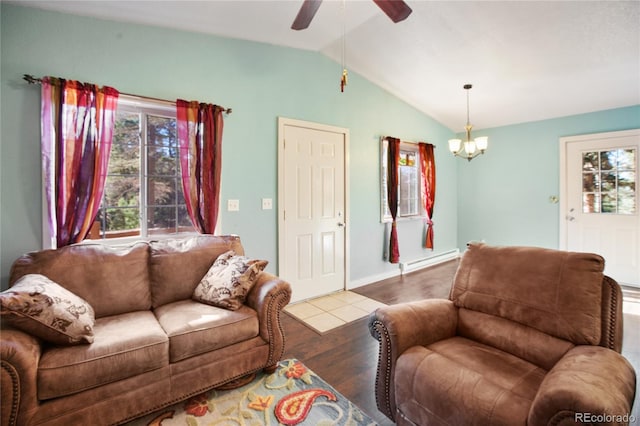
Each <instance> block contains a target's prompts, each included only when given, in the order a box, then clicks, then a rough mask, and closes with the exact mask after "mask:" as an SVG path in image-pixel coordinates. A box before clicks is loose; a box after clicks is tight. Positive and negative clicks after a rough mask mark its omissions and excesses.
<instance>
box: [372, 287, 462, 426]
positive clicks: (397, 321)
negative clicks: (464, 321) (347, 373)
mask: <svg viewBox="0 0 640 426" xmlns="http://www.w3.org/2000/svg"><path fill="white" fill-rule="evenodd" d="M457 324H458V310H457V308H456V307H455V306H454V304H453V302H452V301H450V300H447V299H427V300H421V301H418V302H411V303H403V304H399V305H392V306H386V307H382V308H378V309H376V310H375V311H374V312H373V313H371V315H370V316H369V331H370V333H371V335H372V336H373V337H374V338H375V339H376V340H378V342H380V347H379V354H378V370H377V373H376V385H375V386H376V389H375V393H376V404H377V405H378V409H379V410H380V411H381V412H383V413H384V414H385V415H386V416H387V417H389V418H390V419H391V420H395V412H396V404H395V390H394V383H393V379H394V375H395V365H396V360H397V359H398V357H399V356H400V355H401V354H402V353H403V352H404V351H406V350H407V349H409V348H410V347H412V346H417V345H421V346H425V345H428V344H430V343H433V342H436V341H438V340H442V339H446V338H448V337H453V336H454V335H455V334H456V327H457Z"/></svg>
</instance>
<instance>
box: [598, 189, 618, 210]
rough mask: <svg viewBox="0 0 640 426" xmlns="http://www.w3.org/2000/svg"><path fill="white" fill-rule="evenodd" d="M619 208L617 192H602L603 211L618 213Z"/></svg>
mask: <svg viewBox="0 0 640 426" xmlns="http://www.w3.org/2000/svg"><path fill="white" fill-rule="evenodd" d="M617 210H618V197H617V196H616V193H615V192H606V193H604V192H603V193H602V207H601V210H600V211H601V212H602V213H616V212H617Z"/></svg>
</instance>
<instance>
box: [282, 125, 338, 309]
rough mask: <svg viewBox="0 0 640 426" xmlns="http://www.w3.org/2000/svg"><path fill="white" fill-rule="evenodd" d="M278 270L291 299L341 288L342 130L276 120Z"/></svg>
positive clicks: (313, 295)
mask: <svg viewBox="0 0 640 426" xmlns="http://www.w3.org/2000/svg"><path fill="white" fill-rule="evenodd" d="M278 127H279V131H278V139H279V148H278V151H279V171H278V180H279V182H278V213H279V259H278V263H279V271H278V274H279V275H280V276H281V277H282V278H283V279H285V280H287V281H288V282H289V283H290V284H291V286H292V290H293V294H292V301H294V302H295V301H300V300H305V299H310V298H313V297H317V296H320V295H323V294H328V293H331V292H335V291H339V290H344V289H345V284H346V259H345V253H346V226H347V220H346V218H347V214H346V205H347V204H346V161H345V160H346V152H347V150H346V148H347V142H348V131H347V130H346V129H342V128H336V127H332V126H325V125H320V124H315V123H309V122H303V121H299V120H291V119H286V118H280V119H279V126H278Z"/></svg>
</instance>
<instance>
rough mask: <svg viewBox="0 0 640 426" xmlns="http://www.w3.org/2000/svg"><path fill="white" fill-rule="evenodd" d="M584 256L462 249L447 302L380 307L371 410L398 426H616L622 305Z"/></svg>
mask: <svg viewBox="0 0 640 426" xmlns="http://www.w3.org/2000/svg"><path fill="white" fill-rule="evenodd" d="M603 270H604V259H603V258H602V257H600V256H598V255H595V254H586V253H575V252H565V251H558V250H550V249H543V248H534V247H491V246H487V245H484V244H470V245H469V247H468V250H467V251H466V252H465V254H464V256H463V257H462V260H461V261H460V265H459V267H458V270H457V272H456V275H455V278H454V282H453V286H452V288H451V292H450V295H449V299H429V300H423V301H418V302H412V303H405V304H400V305H392V306H388V307H383V308H379V309H378V310H376V311H375V312H374V313H372V314H371V317H370V320H369V329H370V331H371V334H372V336H374V337H375V338H376V339H377V340H378V341H379V342H380V355H379V360H378V371H377V378H376V388H375V392H376V401H377V405H378V409H379V410H380V411H382V412H383V413H384V414H385V415H387V417H389V418H390V419H391V420H394V421H395V422H396V423H397V424H399V425H421V426H427V425H465V426H467V425H479V426H480V425H481V426H489V425H508V426H515V425H528V426H537V425H573V424H582V423H589V422H593V421H595V422H599V423H603V424H626V423H627V422H628V421H629V413H630V411H631V407H632V405H633V400H634V394H635V381H636V375H635V371H634V370H633V367H632V366H631V365H630V364H629V362H628V361H627V360H626V359H625V358H624V357H623V356H622V355H620V351H621V349H622V295H621V291H620V286H619V285H618V284H617V283H616V282H615V281H614V280H612V279H611V278H609V277H607V276H605V275H604V274H603Z"/></svg>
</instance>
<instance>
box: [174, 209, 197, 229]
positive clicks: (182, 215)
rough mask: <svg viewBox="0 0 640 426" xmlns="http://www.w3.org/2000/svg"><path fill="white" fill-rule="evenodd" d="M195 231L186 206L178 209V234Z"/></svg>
mask: <svg viewBox="0 0 640 426" xmlns="http://www.w3.org/2000/svg"><path fill="white" fill-rule="evenodd" d="M193 231H195V229H194V227H193V225H192V224H191V219H189V213H187V207H186V206H179V207H178V232H193Z"/></svg>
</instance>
